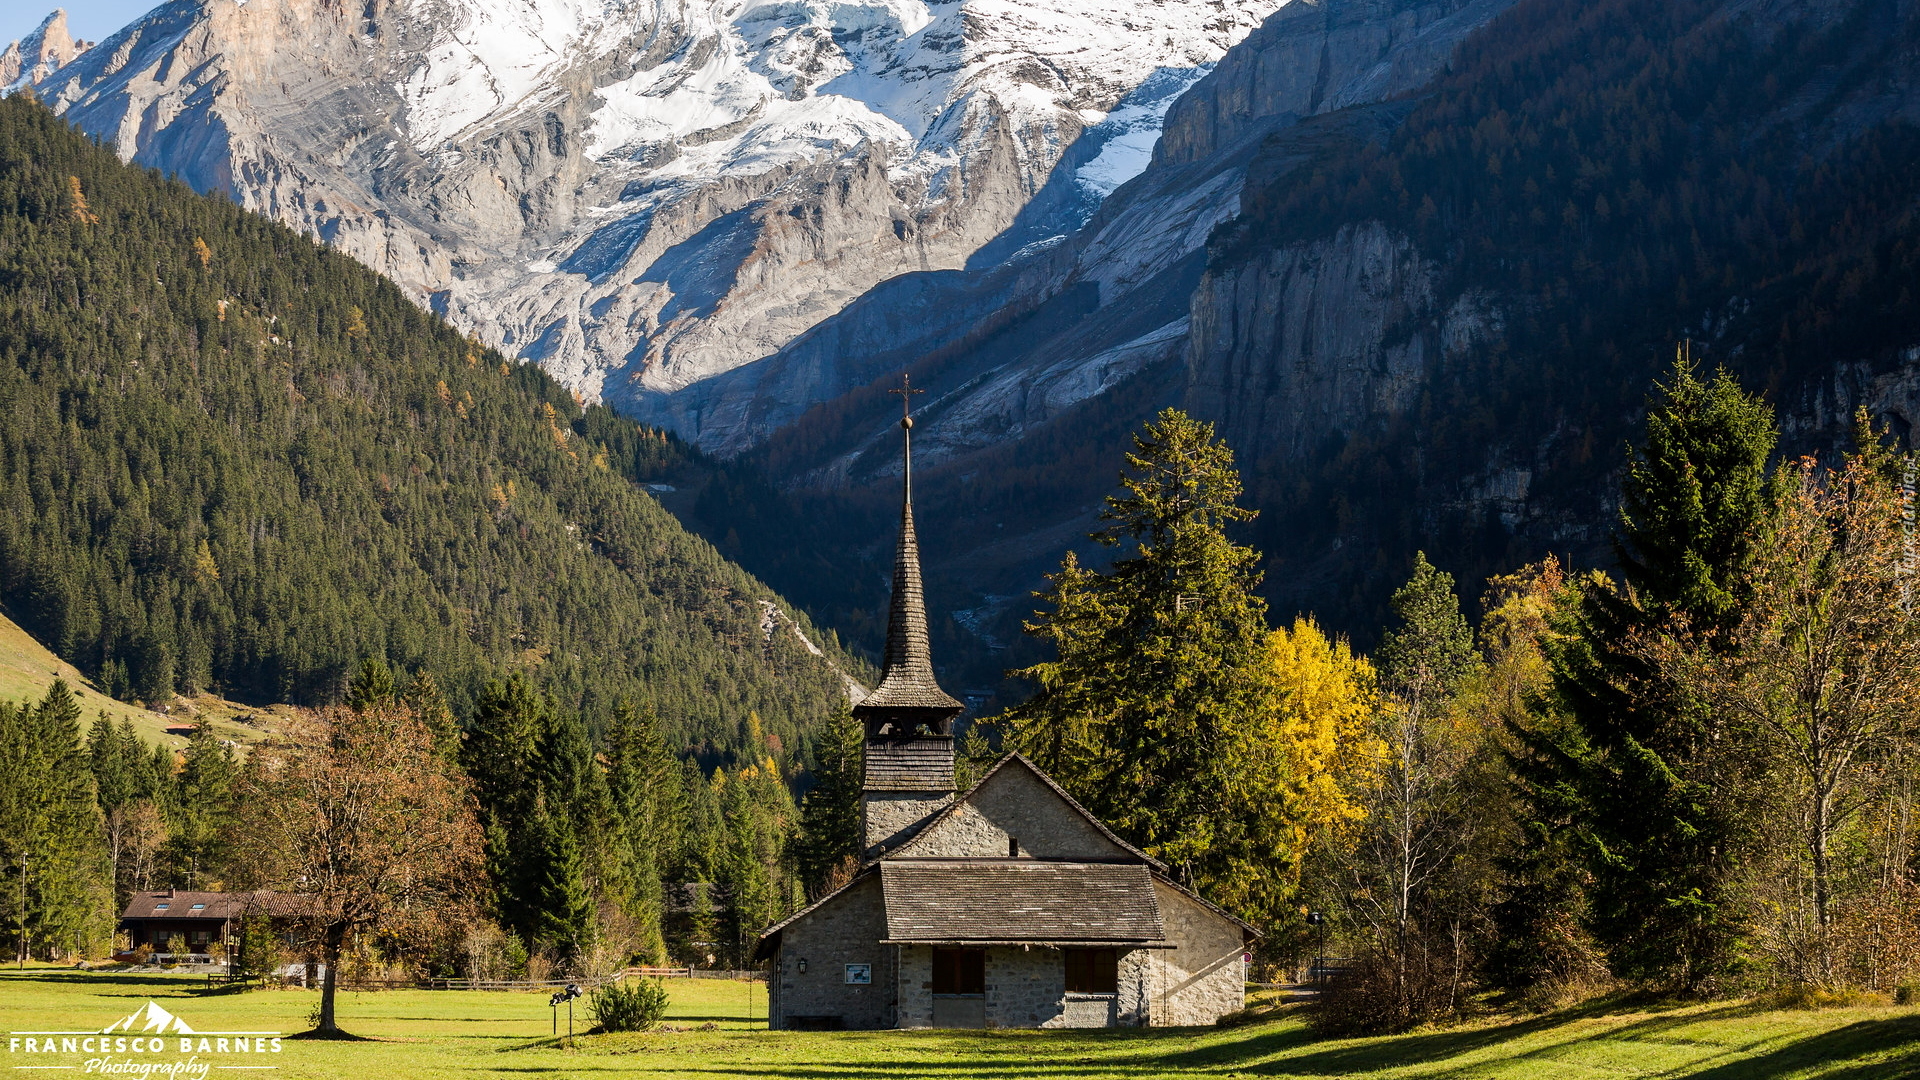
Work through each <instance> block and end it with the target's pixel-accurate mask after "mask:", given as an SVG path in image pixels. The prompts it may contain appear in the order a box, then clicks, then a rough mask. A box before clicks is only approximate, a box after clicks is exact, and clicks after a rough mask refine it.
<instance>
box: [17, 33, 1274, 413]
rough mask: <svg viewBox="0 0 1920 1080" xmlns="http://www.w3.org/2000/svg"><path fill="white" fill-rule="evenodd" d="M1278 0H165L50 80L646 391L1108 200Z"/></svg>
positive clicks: (543, 353) (717, 368) (488, 327)
mask: <svg viewBox="0 0 1920 1080" xmlns="http://www.w3.org/2000/svg"><path fill="white" fill-rule="evenodd" d="M1285 2H1286V0H1245V2H1242V3H1238V4H1228V3H1227V2H1226V0H1159V2H1156V3H1153V4H1140V3H1136V2H1135V0H372V2H370V3H368V4H364V5H363V4H338V3H335V2H333V0H246V2H245V3H239V2H236V0H169V2H168V3H166V4H163V5H162V6H161V7H158V8H156V9H154V10H153V11H152V12H150V13H148V14H147V15H146V16H144V17H142V18H141V19H140V20H137V21H136V22H134V23H133V24H130V25H129V26H127V27H126V28H124V29H122V30H121V31H120V32H118V33H117V34H115V35H114V36H113V37H112V38H111V39H109V40H108V41H107V42H105V43H104V44H102V45H100V46H97V47H95V48H93V49H91V50H89V51H87V52H86V53H84V54H80V55H79V56H78V57H77V59H69V60H67V61H65V62H64V63H61V64H60V65H59V66H58V67H57V68H55V69H54V70H53V72H52V73H51V74H50V75H45V76H40V77H39V78H40V86H39V91H38V92H39V93H40V94H41V96H42V97H43V98H45V99H46V100H48V101H49V103H50V104H52V105H53V107H54V108H55V109H56V110H58V111H60V112H61V113H62V114H63V115H65V116H66V117H67V118H68V119H69V120H70V121H72V122H74V123H76V124H78V125H79V126H81V127H82V128H83V129H84V130H86V131H88V132H90V133H93V134H95V135H98V136H100V137H102V138H104V139H107V140H108V141H110V142H111V143H112V144H113V145H114V147H115V148H116V149H117V150H118V151H119V153H120V154H121V155H122V156H123V157H126V158H130V159H133V160H135V161H138V162H140V163H141V164H144V165H150V166H154V167H157V168H160V169H163V170H165V171H168V172H171V173H175V174H177V175H179V176H181V177H182V178H184V179H186V180H187V181H188V182H189V183H192V184H193V185H194V186H195V187H197V188H199V189H201V190H218V191H224V192H227V193H229V194H231V195H232V196H233V198H234V199H235V200H236V201H238V202H240V203H241V204H242V205H245V206H247V207H249V208H251V209H256V210H260V211H262V212H265V213H268V214H271V215H273V216H275V217H278V218H279V219H280V220H282V221H284V222H287V223H288V224H291V225H294V226H296V227H298V228H302V229H304V230H306V231H308V232H310V233H313V234H315V235H317V236H319V237H321V238H322V239H324V240H326V241H328V242H330V243H332V244H334V245H336V246H338V247H340V248H341V249H343V250H345V251H347V252H349V253H350V254H352V255H354V256H355V257H357V258H359V259H361V260H362V261H364V262H366V263H368V264H369V265H371V266H373V267H375V268H376V269H378V270H380V271H382V272H384V273H386V274H387V275H388V276H389V277H391V278H393V279H394V280H395V281H396V282H397V283H399V284H400V286H401V287H402V288H404V289H405V290H407V292H408V293H409V294H410V295H412V296H413V297H414V298H415V299H416V300H417V301H418V302H419V303H421V304H423V305H428V306H431V307H433V308H434V309H435V310H438V311H440V312H442V313H444V314H446V315H447V316H448V317H449V318H450V319H452V320H453V321H454V322H455V323H456V324H458V325H460V326H462V327H464V328H467V329H472V330H474V331H477V332H478V333H479V334H480V335H481V336H482V337H484V338H485V339H487V340H488V341H489V342H491V343H493V344H495V345H498V346H501V347H502V348H504V349H506V350H507V351H509V352H511V353H513V354H515V355H518V356H520V357H522V358H524V359H527V360H533V361H537V362H539V363H540V364H541V365H543V366H544V367H546V368H547V369H548V370H549V371H550V372H552V373H553V374H554V375H555V376H556V377H558V378H559V379H560V380H561V381H562V382H564V383H566V384H567V385H568V386H569V387H570V388H572V389H574V390H576V391H578V392H580V393H581V394H583V395H585V396H588V397H595V398H598V397H605V398H609V399H612V400H614V401H616V402H617V403H621V404H626V405H629V406H633V407H636V408H638V407H645V403H646V402H649V401H651V400H652V399H656V398H661V397H663V396H670V395H673V394H676V393H678V392H679V391H681V390H683V389H684V388H686V387H688V386H690V385H693V384H695V383H698V382H701V381H703V380H706V379H709V378H711V377H713V376H715V375H718V374H721V373H723V372H726V371H729V370H731V369H733V368H736V367H739V366H741V365H743V364H747V363H751V362H753V361H756V360H760V359H762V358H765V357H767V356H770V355H772V354H774V353H776V352H778V351H779V350H780V349H782V348H783V347H785V346H786V345H787V344H789V343H791V342H793V341H794V340H795V339H796V338H798V337H800V336H801V335H803V334H805V333H807V332H808V331H809V330H811V329H812V328H813V327H815V326H817V325H818V324H819V323H820V322H821V321H822V320H824V319H826V318H829V317H831V316H833V315H834V314H835V313H837V312H838V311H840V310H841V309H842V308H843V307H844V306H845V305H846V304H847V303H849V302H851V301H852V300H853V299H855V298H856V297H858V296H860V295H862V294H863V293H865V292H867V291H868V290H870V289H872V288H873V287H875V286H876V285H878V284H880V283H881V282H883V281H886V280H888V279H890V278H894V277H898V276H900V275H902V274H907V273H913V272H916V271H923V270H954V269H960V268H962V267H964V266H966V265H967V263H968V260H969V259H970V258H972V257H973V256H974V254H975V253H976V252H978V251H980V249H981V248H982V247H983V246H984V245H986V244H988V243H990V242H992V241H994V240H995V239H996V238H997V237H999V236H1001V234H1002V233H1004V232H1006V230H1007V229H1008V228H1009V226H1011V225H1012V224H1013V223H1014V221H1015V220H1016V218H1018V217H1019V216H1020V215H1021V214H1022V213H1023V211H1024V209H1025V208H1026V207H1027V205H1028V204H1029V203H1030V202H1032V201H1033V199H1034V197H1035V195H1036V194H1037V193H1040V192H1041V191H1042V190H1043V189H1045V188H1046V187H1047V186H1048V184H1049V178H1050V177H1052V176H1053V174H1054V173H1055V172H1056V170H1058V169H1062V168H1064V169H1065V173H1063V175H1066V174H1071V177H1070V178H1069V179H1068V180H1067V181H1066V183H1065V186H1066V187H1068V188H1070V189H1071V192H1070V197H1068V198H1066V199H1064V200H1062V201H1063V204H1071V206H1069V207H1068V211H1070V212H1067V213H1065V214H1064V215H1056V216H1058V217H1059V218H1060V220H1061V221H1062V222H1064V225H1063V227H1061V228H1054V229H1053V231H1055V232H1059V231H1064V229H1067V228H1071V227H1073V226H1074V225H1077V224H1078V223H1079V222H1080V221H1082V220H1085V217H1086V215H1087V214H1088V213H1090V212H1091V209H1092V208H1093V207H1094V206H1097V205H1098V204H1099V202H1100V201H1101V200H1102V199H1104V198H1105V197H1106V195H1107V194H1108V193H1110V192H1112V191H1113V190H1114V189H1115V188H1116V187H1117V186H1118V185H1120V184H1122V183H1124V182H1125V181H1126V180H1127V179H1129V178H1130V177H1131V176H1132V175H1134V174H1135V173H1136V172H1138V171H1139V169H1140V168H1141V167H1142V166H1143V165H1144V164H1145V162H1146V161H1147V160H1148V157H1149V154H1150V151H1151V148H1152V146H1153V144H1154V142H1155V140H1156V139H1157V138H1158V135H1159V129H1160V126H1161V123H1162V118H1163V116H1164V115H1165V113H1166V109H1167V105H1168V103H1169V102H1171V100H1172V99H1173V98H1174V97H1176V96H1178V94H1179V92H1180V91H1181V90H1182V89H1184V88H1185V87H1186V86H1187V85H1188V84H1190V83H1191V82H1192V81H1193V80H1195V79H1197V78H1199V77H1200V76H1201V75H1202V74H1204V73H1205V72H1206V71H1207V70H1208V69H1209V68H1210V66H1211V65H1213V64H1214V63H1216V62H1217V61H1218V60H1219V59H1220V57H1221V56H1222V55H1223V54H1224V53H1225V52H1226V50H1227V49H1228V48H1230V47H1231V46H1233V45H1234V44H1235V43H1236V42H1238V41H1240V40H1241V39H1242V38H1244V37H1245V36H1246V35H1247V34H1249V33H1250V32H1251V31H1252V30H1253V29H1254V27H1256V26H1257V25H1258V24H1259V23H1260V22H1261V20H1263V19H1264V18H1265V17H1266V16H1267V15H1269V14H1271V13H1272V12H1273V11H1275V10H1277V9H1278V8H1279V7H1280V6H1281V5H1282V4H1283V3H1285ZM1048 220H1049V222H1052V221H1053V218H1051V217H1050V218H1049V219H1048ZM1046 227H1048V228H1053V226H1052V225H1051V224H1049V225H1048V226H1046Z"/></svg>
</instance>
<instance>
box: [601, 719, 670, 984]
mask: <svg viewBox="0 0 1920 1080" xmlns="http://www.w3.org/2000/svg"><path fill="white" fill-rule="evenodd" d="M606 758H607V802H608V806H609V807H610V809H611V813H610V814H609V816H608V829H609V831H610V833H611V834H612V842H611V844H610V845H609V847H610V852H609V858H608V860H607V863H608V872H607V877H606V882H605V887H606V890H607V893H608V896H609V899H610V900H611V901H612V902H613V903H614V904H615V905H616V906H617V907H618V908H619V909H620V910H621V912H622V913H623V914H625V915H626V917H627V919H628V920H629V921H630V926H631V930H630V932H629V947H630V948H631V950H632V952H633V954H634V955H635V956H636V957H638V958H639V959H640V960H642V961H643V962H645V963H649V964H664V963H666V962H667V946H666V937H665V916H666V894H665V889H664V879H663V875H664V873H665V872H666V870H667V868H669V867H673V866H677V865H678V864H679V862H680V851H681V848H682V846H683V844H684V834H685V832H686V828H687V821H686V817H687V808H686V793H685V791H684V790H683V788H682V787H681V772H680V763H679V762H678V761H676V760H674V757H673V755H672V754H671V753H669V752H668V751H667V748H666V745H665V743H663V742H662V741H661V739H660V733H659V720H658V718H657V717H655V716H654V714H653V710H652V709H644V710H643V709H636V708H634V707H633V705H632V704H631V703H629V702H621V703H620V704H619V705H618V706H616V707H615V709H614V713H613V724H612V726H611V727H609V728H608V729H607V738H606Z"/></svg>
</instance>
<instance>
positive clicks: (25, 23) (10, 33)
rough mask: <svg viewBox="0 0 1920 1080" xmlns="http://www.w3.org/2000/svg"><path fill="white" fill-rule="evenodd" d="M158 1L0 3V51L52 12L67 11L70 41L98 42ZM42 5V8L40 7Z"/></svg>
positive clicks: (10, 0)
mask: <svg viewBox="0 0 1920 1080" xmlns="http://www.w3.org/2000/svg"><path fill="white" fill-rule="evenodd" d="M161 3H162V0H65V2H64V3H63V2H62V0H38V2H36V0H0V49H4V48H6V45H7V42H9V41H17V40H19V39H20V38H23V37H26V36H27V35H28V34H31V33H33V28H34V27H36V26H39V25H40V20H42V19H44V18H46V17H47V15H48V14H49V13H51V12H52V11H53V9H54V8H57V7H64V8H66V9H67V29H68V30H70V31H71V32H72V33H73V36H74V37H77V38H85V39H87V40H88V41H99V40H101V39H103V38H105V37H106V36H107V35H108V34H111V33H113V32H114V31H115V30H118V29H120V28H121V27H123V26H125V25H127V24H128V23H130V22H132V21H133V20H135V19H137V18H139V17H140V16H142V15H145V14H146V13H147V12H149V11H152V10H153V9H154V8H156V7H158V6H159V5H160V4H161ZM42 5H44V6H42Z"/></svg>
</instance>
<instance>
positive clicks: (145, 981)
mask: <svg viewBox="0 0 1920 1080" xmlns="http://www.w3.org/2000/svg"><path fill="white" fill-rule="evenodd" d="M16 978H19V979H20V981H22V982H29V981H31V982H43V983H65V984H70V985H75V986H79V985H85V986H92V987H98V986H155V987H157V986H165V987H169V988H171V989H175V990H179V991H181V992H182V993H192V992H194V991H196V990H200V989H203V988H204V987H205V982H204V979H205V977H204V976H198V975H191V974H189V975H160V974H146V975H121V974H110V973H95V972H87V971H59V972H46V973H44V974H34V975H32V976H31V978H29V977H27V976H16Z"/></svg>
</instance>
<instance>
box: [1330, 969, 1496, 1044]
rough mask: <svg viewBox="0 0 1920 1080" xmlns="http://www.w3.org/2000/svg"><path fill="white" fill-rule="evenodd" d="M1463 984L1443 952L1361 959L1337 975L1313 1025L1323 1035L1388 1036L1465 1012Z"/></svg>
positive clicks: (1332, 980)
mask: <svg viewBox="0 0 1920 1080" xmlns="http://www.w3.org/2000/svg"><path fill="white" fill-rule="evenodd" d="M1461 982H1462V980H1461V979H1460V977H1459V975H1458V974H1457V973H1456V971H1455V970H1454V968H1453V967H1452V966H1451V965H1449V964H1447V963H1446V957H1445V956H1443V955H1441V954H1440V950H1439V949H1431V950H1426V949H1423V950H1418V951H1413V950H1410V951H1409V953H1408V955H1407V956H1406V957H1405V958H1404V959H1397V958H1396V957H1394V956H1393V955H1392V954H1390V953H1388V952H1386V951H1385V950H1375V951H1371V952H1368V953H1366V954H1364V955H1362V956H1360V957H1359V958H1358V959H1357V960H1356V961H1355V963H1354V964H1353V966H1352V967H1350V968H1348V969H1347V970H1346V971H1343V972H1341V973H1339V974H1338V975H1335V976H1333V977H1332V978H1331V979H1330V980H1328V982H1327V986H1326V989H1324V990H1322V991H1321V993H1320V998H1319V1000H1318V1002H1316V1003H1315V1005H1314V1008H1313V1011H1312V1012H1311V1013H1309V1014H1308V1021H1309V1023H1311V1024H1312V1025H1313V1027H1314V1030H1316V1031H1318V1032H1320V1033H1321V1034H1323V1035H1383V1034H1393V1033H1397V1032H1402V1031H1407V1030H1409V1029H1411V1028H1416V1027H1419V1026H1420V1025H1421V1024H1427V1023H1432V1022H1434V1021H1437V1020H1443V1019H1447V1018H1449V1017H1452V1016H1455V1015H1457V1014H1458V1013H1459V1011H1460V1007H1461V999H1460V990H1459V987H1460V985H1461Z"/></svg>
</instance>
